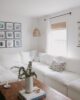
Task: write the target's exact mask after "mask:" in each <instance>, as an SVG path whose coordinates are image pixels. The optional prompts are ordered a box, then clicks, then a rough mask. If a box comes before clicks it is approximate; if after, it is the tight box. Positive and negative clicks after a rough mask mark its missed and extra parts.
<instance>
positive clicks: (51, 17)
mask: <svg viewBox="0 0 80 100" xmlns="http://www.w3.org/2000/svg"><path fill="white" fill-rule="evenodd" d="M71 13H72V12H69V13H65V14H61V15H58V16H54V17H50V18H48V19H53V18H56V17H60V16H65V15H71ZM46 20H47V19H44V21H46Z"/></svg>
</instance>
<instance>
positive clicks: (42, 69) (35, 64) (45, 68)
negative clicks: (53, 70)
mask: <svg viewBox="0 0 80 100" xmlns="http://www.w3.org/2000/svg"><path fill="white" fill-rule="evenodd" d="M32 67H33V69H35V70H37V71H39V72H41V73H43V74H46V72H47V71H48V70H49V66H48V65H46V64H43V63H41V62H33V63H32Z"/></svg>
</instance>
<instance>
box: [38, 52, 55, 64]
mask: <svg viewBox="0 0 80 100" xmlns="http://www.w3.org/2000/svg"><path fill="white" fill-rule="evenodd" d="M53 59H54V57H53V56H51V55H48V54H41V55H40V58H39V60H40V62H41V63H44V64H47V65H49V66H51V64H52V62H53Z"/></svg>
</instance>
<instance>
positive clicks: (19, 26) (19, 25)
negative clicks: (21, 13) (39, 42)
mask: <svg viewBox="0 0 80 100" xmlns="http://www.w3.org/2000/svg"><path fill="white" fill-rule="evenodd" d="M14 30H15V31H21V23H14Z"/></svg>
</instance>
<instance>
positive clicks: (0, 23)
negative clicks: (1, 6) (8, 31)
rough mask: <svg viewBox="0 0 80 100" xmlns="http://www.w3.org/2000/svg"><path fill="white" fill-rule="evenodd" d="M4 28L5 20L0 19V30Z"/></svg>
mask: <svg viewBox="0 0 80 100" xmlns="http://www.w3.org/2000/svg"><path fill="white" fill-rule="evenodd" d="M1 29H5V22H3V21H0V30H1Z"/></svg>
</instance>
